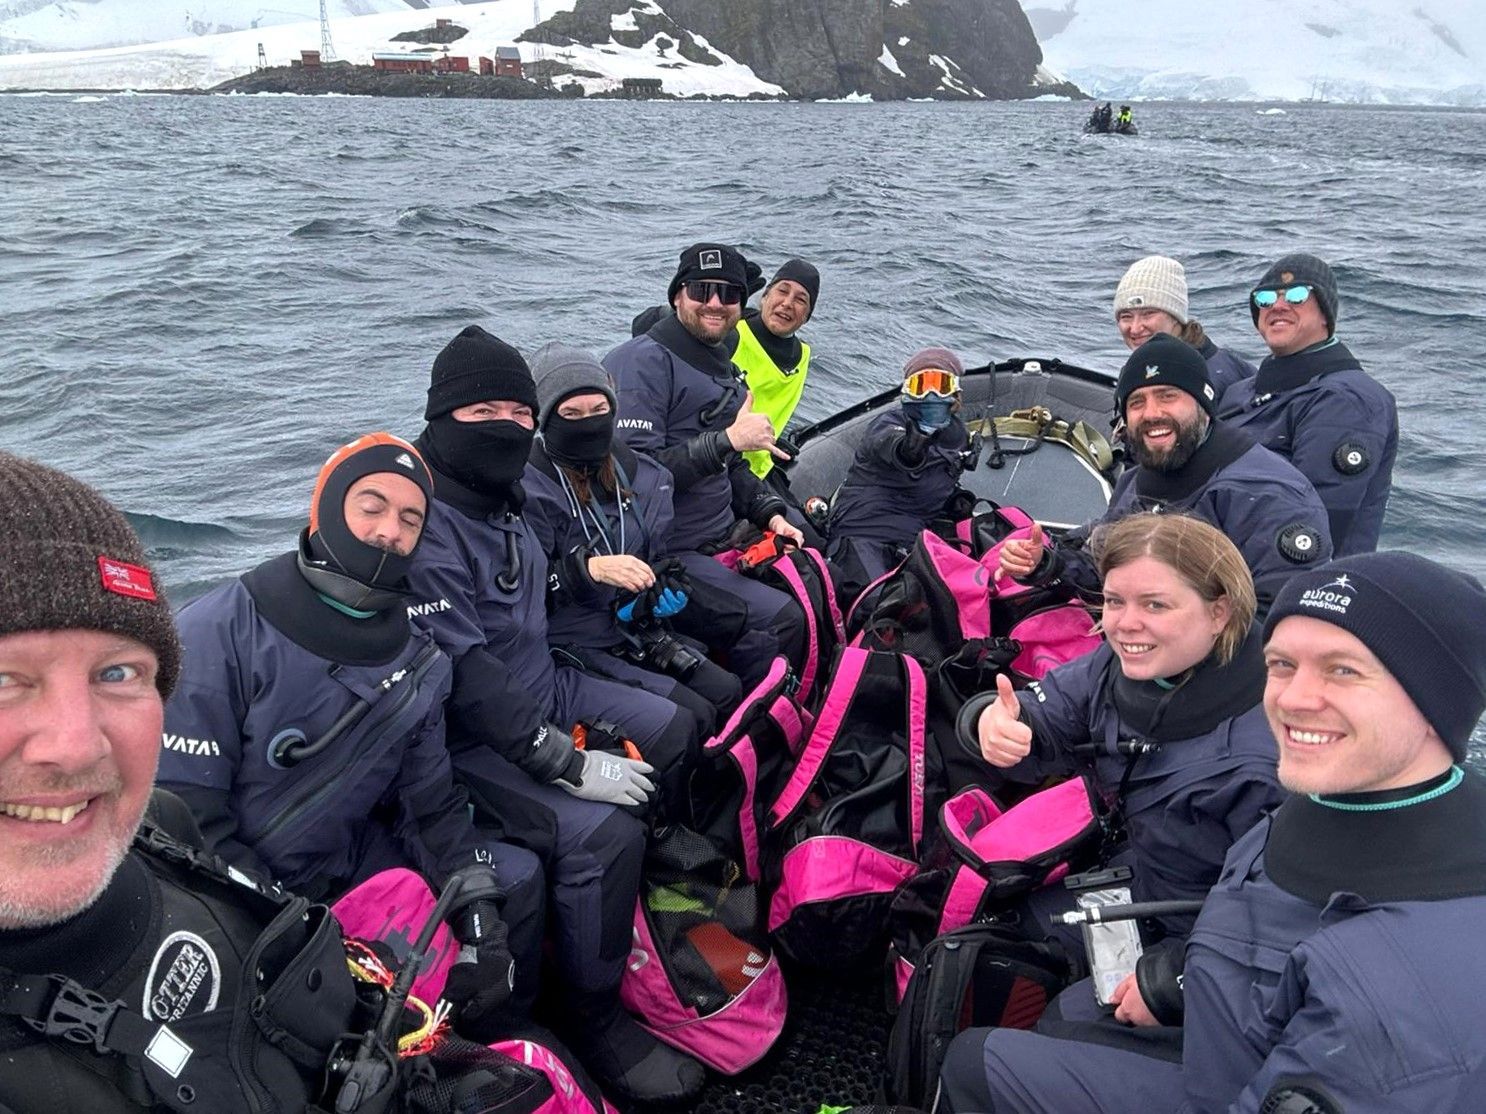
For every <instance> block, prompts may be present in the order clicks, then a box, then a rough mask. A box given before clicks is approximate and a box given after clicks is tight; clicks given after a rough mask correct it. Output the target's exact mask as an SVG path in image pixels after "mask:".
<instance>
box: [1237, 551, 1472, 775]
mask: <svg viewBox="0 0 1486 1114" xmlns="http://www.w3.org/2000/svg"><path fill="white" fill-rule="evenodd" d="M1291 615H1305V616H1308V617H1310V618H1312V619H1320V620H1321V621H1322V622H1324V623H1330V624H1332V625H1333V626H1336V627H1340V628H1341V629H1342V630H1344V631H1346V632H1348V633H1349V634H1351V635H1353V636H1355V637H1356V638H1357V639H1358V641H1360V642H1361V643H1362V644H1363V645H1365V646H1366V647H1367V648H1368V649H1369V650H1371V651H1372V653H1373V656H1374V657H1376V658H1377V659H1378V661H1380V662H1382V663H1383V666H1384V668H1386V669H1387V670H1388V672H1389V673H1391V674H1393V677H1394V679H1395V680H1397V681H1398V683H1399V684H1400V685H1402V686H1403V690H1404V691H1405V692H1406V693H1408V694H1409V699H1411V700H1412V701H1413V702H1414V705H1415V707H1417V708H1418V709H1419V712H1420V714H1421V715H1423V716H1424V718H1425V719H1426V720H1428V721H1429V723H1430V726H1432V727H1433V728H1434V729H1435V731H1436V732H1437V733H1438V734H1439V737H1440V738H1441V739H1442V740H1444V743H1445V745H1446V746H1447V747H1449V748H1450V754H1451V756H1452V757H1454V759H1455V761H1457V762H1463V761H1464V760H1465V752H1466V747H1467V746H1468V745H1469V743H1470V737H1471V732H1472V731H1474V730H1475V727H1476V723H1477V722H1478V721H1479V720H1480V718H1481V713H1482V712H1483V711H1486V588H1483V587H1482V586H1481V582H1480V581H1479V580H1477V579H1476V578H1475V577H1473V576H1467V575H1465V574H1464V573H1458V572H1456V571H1455V570H1454V569H1447V568H1445V566H1444V565H1440V564H1437V563H1435V562H1434V561H1431V560H1429V559H1428V558H1426V557H1420V556H1418V555H1417V554H1414V553H1403V552H1400V551H1396V550H1386V551H1384V552H1381V553H1359V554H1357V555H1355V556H1352V557H1343V558H1341V559H1339V560H1336V561H1332V562H1331V563H1330V564H1328V565H1322V566H1320V567H1318V568H1315V569H1307V570H1304V571H1302V572H1297V573H1295V574H1294V575H1293V576H1291V577H1290V579H1289V580H1288V581H1286V583H1285V586H1284V587H1283V588H1281V589H1280V592H1279V595H1277V596H1276V597H1275V601H1274V606H1272V607H1271V608H1270V609H1269V617H1268V618H1267V619H1266V620H1265V622H1264V640H1265V641H1266V642H1267V641H1269V637H1270V635H1271V634H1273V633H1274V628H1275V627H1276V626H1277V625H1278V624H1279V622H1280V620H1281V619H1285V618H1287V617H1289V616H1291Z"/></svg>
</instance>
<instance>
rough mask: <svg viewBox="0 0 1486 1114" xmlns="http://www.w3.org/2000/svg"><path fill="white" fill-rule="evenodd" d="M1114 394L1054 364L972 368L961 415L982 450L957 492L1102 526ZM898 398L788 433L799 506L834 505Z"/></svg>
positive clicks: (1054, 521)
mask: <svg viewBox="0 0 1486 1114" xmlns="http://www.w3.org/2000/svg"><path fill="white" fill-rule="evenodd" d="M1114 386H1115V384H1114V380H1113V379H1112V378H1110V377H1109V376H1108V375H1105V374H1103V373H1101V372H1097V371H1091V370H1090V369H1088V368H1084V367H1077V366H1075V365H1073V364H1067V363H1064V362H1063V361H1062V360H1058V359H1037V358H1027V357H1023V358H1018V359H1014V360H1005V361H1002V362H1000V363H996V364H987V365H985V366H983V367H978V368H971V369H969V370H967V371H966V373H965V375H964V376H963V377H962V378H961V388H962V391H963V394H962V401H961V409H960V417H961V418H962V419H963V420H964V422H965V424H966V426H967V427H968V428H969V430H970V433H971V436H972V437H973V438H974V439H975V440H974V442H973V445H974V446H978V449H979V451H978V454H977V458H976V461H975V466H974V467H973V468H971V469H970V470H968V471H966V472H965V474H964V475H963V476H961V477H960V486H961V487H962V488H964V489H965V490H966V491H968V492H970V493H971V494H972V495H973V496H975V497H976V498H977V499H989V500H991V501H993V502H995V503H997V504H999V505H1002V506H1008V505H1009V506H1017V507H1021V508H1022V509H1023V510H1025V511H1027V513H1029V514H1030V515H1032V517H1033V518H1036V519H1037V520H1038V521H1039V522H1041V523H1042V524H1043V525H1044V526H1047V527H1049V528H1050V529H1053V530H1060V529H1067V528H1069V527H1072V526H1077V525H1079V524H1081V523H1084V522H1088V521H1090V520H1091V519H1095V518H1098V517H1099V516H1100V515H1101V514H1103V512H1104V508H1105V506H1106V505H1107V504H1108V503H1109V497H1110V493H1111V491H1112V488H1113V484H1114V481H1115V479H1116V477H1117V476H1118V475H1119V471H1120V468H1121V466H1122V464H1123V459H1122V454H1121V453H1120V452H1119V451H1118V449H1117V448H1115V447H1114V445H1113V443H1112V441H1111V439H1110V437H1109V431H1110V423H1111V419H1112V418H1113V416H1114ZM898 398H899V395H898V391H897V390H896V389H892V390H886V391H883V392H882V393H881V394H877V395H874V396H872V397H871V398H869V399H865V400H864V401H862V402H859V403H856V404H855V405H853V406H849V407H847V408H846V409H844V410H842V411H840V412H838V413H836V414H833V415H831V416H830V417H828V418H824V419H822V420H821V421H818V422H815V423H813V424H811V425H808V426H805V427H803V428H801V429H800V430H798V431H797V432H795V433H794V434H792V436H791V439H792V440H793V441H794V443H795V444H796V445H797V446H798V447H799V449H800V454H799V457H798V459H797V460H796V461H795V463H794V464H793V465H791V466H790V467H789V468H788V469H787V470H786V471H785V476H784V477H783V478H784V481H785V482H786V483H787V485H788V488H789V491H790V493H791V495H792V496H793V497H794V499H796V500H797V501H798V502H799V503H800V504H801V505H805V504H807V503H808V502H809V501H810V500H811V499H813V498H816V497H819V498H822V499H825V500H827V501H828V502H829V500H830V499H831V497H832V496H833V495H834V494H835V491H836V489H837V488H838V487H840V485H841V482H842V480H844V479H845V478H846V473H847V470H848V469H849V468H850V467H851V461H852V457H853V455H854V454H855V452H856V447H857V442H858V441H859V440H860V439H861V437H862V435H863V434H864V433H865V432H866V430H867V427H868V426H869V425H870V424H871V421H872V419H873V418H874V417H876V416H877V415H878V414H879V413H881V412H882V411H883V410H884V409H887V408H889V407H892V406H896V405H897V404H898ZM776 471H777V470H776ZM770 475H774V473H770Z"/></svg>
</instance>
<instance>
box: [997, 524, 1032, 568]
mask: <svg viewBox="0 0 1486 1114" xmlns="http://www.w3.org/2000/svg"><path fill="white" fill-rule="evenodd" d="M1043 546H1044V539H1043V534H1042V523H1040V522H1034V523H1032V536H1031V537H1030V538H1025V539H1017V540H1014V541H1009V542H1007V543H1006V544H1005V545H1003V546H1002V547H1001V563H1000V564H999V565H998V566H997V567H996V575H995V578H994V579H996V580H1000V579H1001V578H1002V577H1003V576H1009V577H1011V578H1012V579H1013V580H1021V579H1022V578H1023V577H1026V576H1031V575H1032V570H1033V569H1035V568H1037V566H1038V564H1040V563H1041V561H1042V550H1043Z"/></svg>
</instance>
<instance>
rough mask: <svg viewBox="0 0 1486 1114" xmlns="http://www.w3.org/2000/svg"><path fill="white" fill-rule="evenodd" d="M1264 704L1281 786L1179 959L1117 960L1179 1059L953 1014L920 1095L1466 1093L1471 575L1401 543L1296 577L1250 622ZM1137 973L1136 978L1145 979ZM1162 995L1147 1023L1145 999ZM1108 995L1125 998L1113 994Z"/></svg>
mask: <svg viewBox="0 0 1486 1114" xmlns="http://www.w3.org/2000/svg"><path fill="white" fill-rule="evenodd" d="M1264 633H1265V639H1266V644H1265V651H1264V656H1265V665H1266V668H1267V671H1268V682H1267V684H1266V686H1265V691H1264V710H1265V712H1266V714H1267V716H1268V719H1269V725H1270V728H1271V730H1272V731H1273V732H1274V735H1275V738H1276V739H1277V740H1278V745H1279V777H1280V781H1281V782H1282V783H1283V784H1284V785H1285V787H1286V788H1287V789H1290V790H1291V791H1292V792H1293V793H1294V794H1296V795H1295V796H1292V797H1291V798H1289V799H1288V800H1287V801H1286V802H1285V803H1284V804H1283V805H1281V806H1280V808H1279V809H1278V810H1277V811H1276V812H1275V813H1274V814H1273V815H1272V816H1271V817H1269V818H1267V819H1264V820H1261V821H1260V822H1259V824H1258V825H1256V826H1255V827H1254V828H1253V829H1252V830H1251V831H1250V832H1249V833H1248V834H1247V835H1246V836H1244V837H1242V838H1241V839H1240V840H1239V841H1238V842H1237V843H1236V844H1234V846H1233V848H1232V850H1231V851H1230V852H1229V853H1228V859H1227V862H1226V863H1225V865H1224V869H1223V874H1222V877H1221V878H1220V879H1219V880H1218V883H1217V884H1216V885H1215V886H1214V887H1213V888H1212V890H1211V891H1210V893H1209V894H1208V896H1207V899H1206V901H1205V902H1204V904H1203V907H1202V913H1201V915H1200V916H1199V917H1198V920H1197V926H1196V928H1195V930H1194V931H1193V933H1192V936H1191V938H1190V940H1189V942H1188V944H1187V951H1186V957H1185V967H1184V969H1183V970H1181V971H1177V970H1162V971H1159V972H1157V971H1155V970H1152V971H1149V972H1147V971H1144V970H1143V968H1144V967H1145V959H1144V957H1142V960H1141V967H1139V968H1137V983H1138V985H1139V988H1140V994H1141V998H1142V1001H1141V1002H1140V1003H1139V1004H1138V1005H1137V1006H1136V1007H1135V1008H1129V1009H1128V1010H1127V1005H1126V1003H1122V1007H1121V1008H1122V1010H1127V1012H1126V1013H1125V1014H1124V1015H1123V1016H1126V1017H1127V1018H1128V1020H1129V1022H1130V1023H1132V1024H1134V1025H1137V1026H1142V1027H1147V1028H1150V1027H1154V1026H1156V1025H1158V1024H1168V1025H1171V1024H1182V1025H1183V1028H1182V1030H1181V1031H1180V1036H1179V1041H1172V1042H1170V1043H1173V1044H1176V1045H1177V1046H1178V1047H1180V1049H1181V1058H1180V1060H1179V1062H1175V1063H1173V1062H1169V1061H1166V1060H1158V1059H1155V1058H1153V1057H1150V1056H1144V1055H1139V1054H1137V1053H1134V1052H1129V1051H1124V1050H1121V1049H1116V1048H1112V1047H1099V1046H1097V1045H1095V1044H1086V1043H1083V1042H1082V1040H1081V1039H1080V1038H1081V1037H1089V1038H1092V1037H1093V1035H1094V1034H1093V1033H1092V1032H1091V1031H1089V1030H1087V1029H1084V1030H1080V1029H1077V1028H1072V1027H1067V1026H1063V1027H1060V1028H1059V1029H1058V1030H1057V1032H1056V1038H1057V1039H1054V1035H1053V1030H1052V1029H1051V1028H1050V1029H1049V1030H1048V1034H1047V1035H1043V1034H1033V1033H1012V1032H1010V1031H1005V1030H1002V1031H997V1032H994V1033H990V1034H987V1032H986V1031H985V1030H977V1031H971V1032H969V1033H965V1034H963V1035H962V1036H961V1037H960V1038H957V1040H956V1041H955V1043H954V1044H953V1045H952V1046H951V1048H950V1052H949V1055H948V1057H947V1058H946V1061H945V1068H944V1072H943V1075H942V1081H943V1085H944V1086H943V1090H942V1092H941V1109H944V1110H946V1111H948V1112H949V1114H959V1112H968V1111H972V1110H973V1111H979V1112H984V1111H993V1110H994V1111H1000V1110H1017V1111H1048V1112H1049V1114H1052V1112H1054V1111H1061V1110H1063V1109H1066V1108H1067V1107H1066V1104H1065V1103H1064V1102H1063V1101H1062V1100H1063V1097H1066V1096H1067V1095H1070V1094H1077V1095H1079V1096H1080V1100H1081V1102H1082V1103H1083V1105H1082V1106H1081V1109H1089V1110H1094V1109H1097V1110H1100V1111H1104V1112H1106V1114H1116V1112H1124V1111H1128V1112H1129V1114H1137V1112H1139V1114H1145V1112H1147V1111H1157V1110H1159V1111H1175V1110H1176V1109H1178V1108H1180V1109H1181V1110H1204V1111H1207V1110H1211V1111H1217V1110H1232V1111H1237V1110H1244V1111H1260V1110H1263V1111H1276V1112H1281V1111H1295V1112H1297V1114H1300V1112H1314V1114H1359V1112H1371V1111H1377V1112H1379V1114H1381V1112H1383V1111H1388V1112H1389V1114H1475V1112H1477V1111H1480V1110H1486V1031H1483V1029H1482V1027H1481V1025H1480V1024H1479V1017H1480V1003H1481V1001H1482V1000H1483V998H1486V957H1483V956H1482V953H1481V943H1480V927H1481V925H1482V924H1483V923H1486V781H1483V780H1482V779H1481V777H1480V775H1478V774H1475V773H1472V772H1467V771H1466V770H1465V769H1463V763H1464V761H1465V757H1466V751H1467V747H1468V745H1469V741H1470V736H1471V733H1472V731H1473V730H1474V729H1475V727H1476V725H1477V723H1478V722H1479V720H1480V718H1481V715H1482V712H1483V711H1486V589H1483V588H1482V586H1481V583H1480V582H1479V581H1478V580H1476V579H1475V578H1474V577H1470V576H1465V575H1462V574H1460V573H1458V572H1455V571H1453V570H1451V569H1448V568H1445V567H1444V566H1442V565H1439V564H1436V563H1435V562H1433V561H1429V560H1427V559H1425V558H1423V557H1419V556H1416V555H1414V554H1411V553H1394V552H1385V553H1368V554H1359V555H1356V556H1353V557H1346V558H1342V559H1340V560H1337V561H1333V562H1332V563H1330V564H1328V565H1324V566H1321V567H1319V568H1315V569H1308V570H1306V571H1305V572H1302V573H1300V574H1297V575H1296V576H1295V577H1294V578H1293V579H1292V580H1291V581H1290V582H1289V584H1287V585H1286V586H1285V588H1284V590H1283V591H1281V593H1280V595H1279V597H1278V598H1277V599H1276V600H1275V603H1274V607H1273V609H1272V610H1271V612H1270V616H1269V619H1268V621H1267V622H1266V624H1265V628H1264ZM1147 976H1149V979H1148V978H1147ZM1146 1001H1151V1002H1161V1003H1164V1004H1165V1008H1166V1009H1169V1010H1171V1011H1172V1012H1170V1013H1168V1014H1166V1015H1165V1016H1163V1017H1162V1018H1160V1019H1159V1020H1158V1019H1157V1018H1156V1017H1154V1016H1152V1015H1151V1013H1150V1011H1149V1010H1147V1009H1145V1002H1146ZM1127 1002H1128V998H1127Z"/></svg>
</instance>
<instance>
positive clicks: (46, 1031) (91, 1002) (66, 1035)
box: [24, 975, 123, 1052]
mask: <svg viewBox="0 0 1486 1114" xmlns="http://www.w3.org/2000/svg"><path fill="white" fill-rule="evenodd" d="M47 978H48V979H50V980H51V981H53V982H55V983H56V984H57V993H56V996H55V997H53V998H52V1002H51V1005H50V1006H48V1007H47V1011H46V1016H45V1017H40V1018H38V1017H27V1018H24V1020H25V1022H26V1024H27V1025H29V1026H31V1028H33V1029H35V1030H36V1031H37V1032H38V1033H41V1034H42V1035H43V1036H48V1037H61V1038H62V1039H63V1040H68V1041H72V1042H73V1043H74V1044H91V1045H92V1046H93V1048H94V1050H96V1051H98V1052H107V1051H108V1050H109V1046H108V1030H109V1027H110V1026H111V1025H112V1024H113V1019H114V1015H115V1014H117V1013H118V1012H119V1009H120V1008H121V1007H122V1006H123V1003H122V1002H120V1001H118V1000H117V999H108V998H105V997H104V996H103V995H101V994H99V993H97V992H96V991H92V990H89V989H87V988H86V987H83V986H79V985H78V984H77V983H75V982H73V981H72V980H71V979H65V978H63V977H62V976H60V975H48V976H47Z"/></svg>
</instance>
